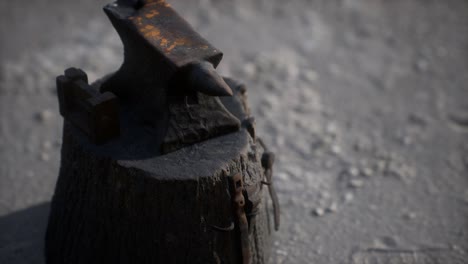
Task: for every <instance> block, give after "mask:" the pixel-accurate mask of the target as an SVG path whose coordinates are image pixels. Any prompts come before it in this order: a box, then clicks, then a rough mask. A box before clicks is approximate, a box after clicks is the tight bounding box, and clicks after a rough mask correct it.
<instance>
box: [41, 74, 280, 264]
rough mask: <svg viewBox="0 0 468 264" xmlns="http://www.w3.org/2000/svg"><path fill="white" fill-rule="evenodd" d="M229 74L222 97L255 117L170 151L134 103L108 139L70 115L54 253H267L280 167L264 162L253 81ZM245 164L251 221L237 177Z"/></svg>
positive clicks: (91, 258)
mask: <svg viewBox="0 0 468 264" xmlns="http://www.w3.org/2000/svg"><path fill="white" fill-rule="evenodd" d="M226 82H227V83H228V84H229V85H230V87H231V89H232V90H233V92H234V96H232V97H226V98H223V99H222V103H223V105H224V106H225V107H226V108H227V109H228V110H229V111H230V112H231V113H232V114H233V115H234V116H236V117H237V118H238V119H239V120H248V121H246V122H243V126H242V127H241V129H240V130H239V131H237V132H234V133H229V134H225V135H223V136H219V137H215V138H211V139H209V140H206V141H202V142H199V143H196V144H193V145H190V146H186V147H183V148H181V149H179V150H177V151H175V152H171V153H168V154H164V155H160V153H157V151H156V150H155V149H156V147H155V146H156V143H155V142H154V141H155V140H154V134H153V132H154V130H152V129H153V128H152V127H145V126H143V125H141V124H135V123H132V122H133V121H132V119H131V118H126V111H127V109H123V110H122V111H121V114H120V116H121V119H122V123H123V124H122V126H121V127H122V131H121V137H120V138H118V139H116V140H113V141H111V142H108V143H106V144H104V145H95V144H92V143H91V142H90V141H89V139H88V137H87V136H86V135H85V134H84V133H83V132H82V131H80V130H78V129H77V128H76V127H75V126H74V125H72V124H71V123H70V122H69V121H67V120H65V122H64V128H63V145H62V150H61V151H62V152H61V155H62V159H61V168H60V173H59V178H58V181H57V185H56V189H55V194H54V196H53V199H52V204H51V212H50V217H49V224H48V228H47V234H46V259H47V263H49V264H51V263H246V262H250V263H266V262H268V257H269V248H270V242H271V234H272V231H273V221H274V220H273V218H272V217H270V215H271V208H270V207H269V195H268V190H267V189H268V188H269V185H268V184H271V182H265V181H266V180H265V175H266V174H268V172H271V168H268V167H265V162H263V163H264V164H263V166H262V157H263V158H265V155H264V154H265V152H266V150H265V147H264V146H263V144H261V141H260V140H258V139H256V138H255V131H254V124H253V123H252V120H251V119H249V118H248V117H249V116H250V113H249V110H248V109H247V101H246V94H245V87H244V86H242V85H238V84H237V83H235V82H234V81H232V80H226ZM99 85H100V83H96V84H95V86H99ZM249 120H250V121H249ZM182 125H183V124H182ZM239 174H240V175H241V178H242V181H243V190H244V192H243V195H244V198H245V203H244V204H245V207H244V208H245V212H246V215H245V217H246V219H247V220H248V229H247V231H246V230H245V226H243V225H242V221H240V220H239V217H238V215H237V213H236V206H235V204H233V202H235V199H234V198H235V197H234V193H233V191H232V190H233V186H232V183H230V181H231V179H232V177H233V176H235V175H239ZM270 178H271V177H270ZM234 188H235V186H234ZM237 209H238V208H237ZM245 232H247V235H246V236H245ZM243 236H244V237H243ZM245 239H247V240H246V241H245ZM246 245H247V246H248V248H245V246H246ZM246 254H250V255H249V256H248V257H247V258H246Z"/></svg>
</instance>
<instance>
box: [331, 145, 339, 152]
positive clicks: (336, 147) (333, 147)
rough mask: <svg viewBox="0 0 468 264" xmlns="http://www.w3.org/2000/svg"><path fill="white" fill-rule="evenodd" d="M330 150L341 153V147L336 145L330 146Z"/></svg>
mask: <svg viewBox="0 0 468 264" xmlns="http://www.w3.org/2000/svg"><path fill="white" fill-rule="evenodd" d="M331 152H332V153H334V154H340V153H341V148H340V146H338V145H333V146H332V147H331Z"/></svg>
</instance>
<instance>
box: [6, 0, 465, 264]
mask: <svg viewBox="0 0 468 264" xmlns="http://www.w3.org/2000/svg"><path fill="white" fill-rule="evenodd" d="M169 2H170V3H171V4H173V6H174V7H175V8H176V9H177V10H179V12H180V13H181V14H182V15H183V16H184V17H186V18H187V20H188V21H189V22H190V23H191V24H192V25H193V26H194V27H195V28H196V29H197V30H199V32H200V33H201V34H202V35H203V36H205V37H206V38H207V39H208V40H210V42H212V43H213V44H214V45H215V46H217V47H219V48H220V49H221V50H222V51H223V52H224V53H225V57H224V58H225V59H224V60H223V62H222V63H221V66H220V71H221V72H222V73H223V74H225V75H229V76H232V77H235V78H237V79H239V80H243V81H244V82H245V83H246V84H247V85H248V87H249V90H248V91H249V99H250V103H251V107H252V110H253V113H254V114H255V116H256V117H257V124H258V134H259V135H261V136H262V137H263V138H264V140H265V141H266V142H267V143H268V144H269V145H270V146H271V148H272V149H273V150H274V151H275V152H276V153H277V156H278V159H277V160H278V162H277V163H276V164H275V175H274V177H275V184H276V186H277V190H278V191H279V196H280V200H281V205H282V207H283V212H282V226H281V230H280V232H278V233H277V234H276V242H275V244H274V251H273V256H272V261H271V262H272V263H468V228H467V227H468V86H467V83H468V34H467V32H468V15H467V14H468V2H467V1H464V0H447V1H436V0H426V1H423V0H394V1H384V0H332V1H330V0H295V1H279V0H275V1H272V0H269V1H267V0H257V1H253V0H236V1H228V0H223V1H210V0H204V1H203V0H199V1H183V0H173V1H169ZM105 3H106V1H102V0H99V1H96V0H83V1H58V0H43V1H39V0H33V1H0V14H1V16H0V160H1V161H2V163H1V164H2V165H1V166H0V263H43V257H42V247H43V233H44V229H45V225H46V222H47V214H48V206H49V204H48V202H49V201H50V198H51V195H52V193H53V188H54V185H55V181H56V178H57V174H58V166H59V159H60V157H59V151H60V146H61V141H60V138H61V126H62V119H61V117H60V116H59V114H58V107H57V99H56V94H55V87H54V78H55V76H57V75H59V74H61V73H62V72H63V70H64V69H66V68H67V67H70V66H76V67H80V68H83V69H84V70H85V71H86V72H87V73H88V74H89V77H90V79H91V80H95V79H96V78H98V77H100V76H103V75H104V74H106V73H108V72H111V71H113V70H115V69H117V68H118V66H119V65H120V62H121V60H122V54H121V53H122V51H121V44H120V41H119V39H118V37H117V35H116V33H115V32H114V31H113V28H112V27H111V25H110V23H109V22H108V21H107V18H106V17H105V15H104V14H103V12H102V11H101V7H102V6H103V5H104V4H105Z"/></svg>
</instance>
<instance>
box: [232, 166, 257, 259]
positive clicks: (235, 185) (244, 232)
mask: <svg viewBox="0 0 468 264" xmlns="http://www.w3.org/2000/svg"><path fill="white" fill-rule="evenodd" d="M229 179H230V182H231V184H230V185H231V197H232V203H233V207H234V211H235V214H236V222H237V226H238V227H239V233H240V234H239V235H240V241H241V249H242V263H243V264H249V263H250V261H251V255H252V254H251V251H250V240H249V223H248V221H247V216H246V214H245V210H244V207H245V199H244V195H243V190H244V183H243V180H242V175H241V174H240V173H237V174H234V175H232V176H231V177H229Z"/></svg>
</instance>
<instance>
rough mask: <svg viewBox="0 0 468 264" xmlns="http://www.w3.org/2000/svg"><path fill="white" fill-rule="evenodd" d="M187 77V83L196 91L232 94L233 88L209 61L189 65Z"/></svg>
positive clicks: (221, 94)
mask: <svg viewBox="0 0 468 264" xmlns="http://www.w3.org/2000/svg"><path fill="white" fill-rule="evenodd" d="M186 78H187V82H188V83H187V84H186V85H188V87H189V88H190V89H193V90H194V91H197V92H200V93H204V94H206V95H211V96H232V90H231V88H230V87H229V86H228V85H227V83H226V82H225V81H224V79H223V78H222V77H221V76H219V74H218V73H217V72H216V70H215V68H214V67H213V64H211V63H209V62H206V61H202V62H195V63H192V64H191V65H189V66H188V70H187V77H186Z"/></svg>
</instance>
